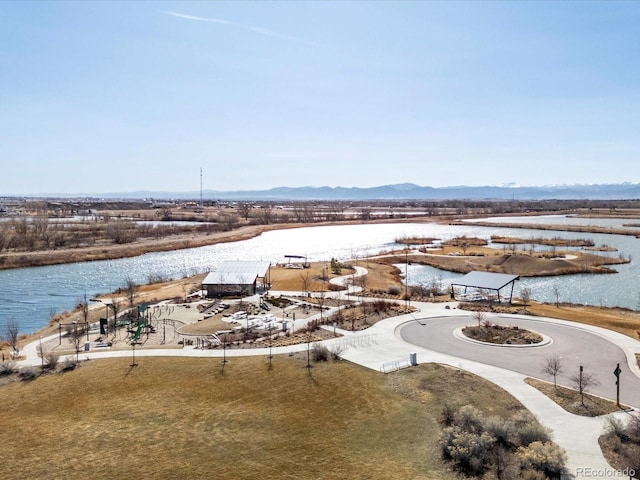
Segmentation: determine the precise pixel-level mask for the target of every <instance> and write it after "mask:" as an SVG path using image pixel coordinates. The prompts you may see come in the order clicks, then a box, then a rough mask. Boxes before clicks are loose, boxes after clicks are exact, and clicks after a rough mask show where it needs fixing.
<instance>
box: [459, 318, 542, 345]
mask: <svg viewBox="0 0 640 480" xmlns="http://www.w3.org/2000/svg"><path fill="white" fill-rule="evenodd" d="M456 333H459V334H462V335H464V336H465V337H466V338H468V339H470V340H474V341H476V342H480V343H489V344H492V345H505V346H507V345H512V346H527V345H531V346H533V345H537V344H540V343H541V342H542V341H543V337H542V335H540V334H539V333H535V332H532V331H531V330H527V329H525V328H521V327H519V326H517V325H514V326H506V325H497V324H494V323H491V324H483V325H469V326H466V327H462V328H460V329H459V330H458V331H457V332H456Z"/></svg>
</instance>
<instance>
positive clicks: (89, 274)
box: [0, 217, 640, 333]
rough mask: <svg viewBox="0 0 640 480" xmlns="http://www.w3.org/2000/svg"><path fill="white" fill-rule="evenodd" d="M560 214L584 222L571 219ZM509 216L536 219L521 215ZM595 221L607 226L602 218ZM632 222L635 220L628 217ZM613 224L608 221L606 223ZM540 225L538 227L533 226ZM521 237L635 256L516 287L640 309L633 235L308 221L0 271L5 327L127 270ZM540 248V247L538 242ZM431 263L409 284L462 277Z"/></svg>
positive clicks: (638, 252) (29, 328)
mask: <svg viewBox="0 0 640 480" xmlns="http://www.w3.org/2000/svg"><path fill="white" fill-rule="evenodd" d="M559 218H563V219H565V220H563V221H573V220H576V221H583V219H573V220H572V219H571V218H569V219H567V218H566V217H559ZM510 221H518V222H519V223H523V222H524V221H531V222H532V223H533V220H531V217H523V218H521V219H518V220H515V219H513V218H511V219H510ZM534 221H537V222H544V223H557V222H556V221H555V219H554V221H553V222H550V220H548V219H546V220H545V219H544V218H536V219H534ZM593 221H594V222H597V223H594V224H597V225H602V223H600V222H601V220H600V219H595V220H593ZM629 223H633V221H630V222H629ZM607 226H609V225H607ZM534 228H535V227H534ZM496 234H497V235H508V236H513V237H519V238H531V237H545V238H547V237H548V238H551V237H558V236H562V237H564V238H589V239H592V240H593V241H594V242H595V244H596V245H604V244H606V245H609V246H612V247H615V248H617V249H618V252H615V253H613V254H612V255H615V256H618V255H620V254H622V255H624V257H625V258H627V257H631V259H632V262H631V263H630V264H627V265H619V266H616V267H615V268H616V270H617V271H618V273H617V274H611V275H568V276H562V277H557V278H554V277H549V278H547V277H544V278H531V279H522V280H521V281H519V282H516V287H515V292H514V293H515V294H518V292H519V291H520V289H521V288H522V287H524V286H527V287H530V288H531V290H532V293H533V295H532V296H533V298H535V299H536V300H540V301H546V302H553V301H555V296H554V295H553V288H554V285H556V284H557V285H558V286H559V291H560V301H567V302H573V303H578V304H588V305H596V306H600V305H604V306H621V307H627V308H633V309H635V308H637V307H638V305H639V304H640V295H639V293H638V292H639V290H638V278H640V277H639V275H640V268H639V267H638V261H637V260H638V259H639V258H640V240H638V239H636V238H635V237H632V236H623V235H608V234H585V233H569V232H555V231H541V230H534V229H531V230H529V229H515V228H508V227H476V226H471V225H469V226H466V225H439V224H423V223H420V224H417V223H416V224H380V225H344V226H330V227H309V228H299V229H290V230H278V231H273V232H267V233H264V234H262V235H261V236H259V237H256V238H253V239H250V240H244V241H240V242H233V243H224V244H218V245H211V246H208V247H200V248H192V249H187V250H176V251H172V252H158V253H149V254H146V255H142V256H139V257H133V258H125V259H119V260H106V261H99V262H84V263H73V264H68V265H54V266H48V267H33V268H24V269H16V270H3V271H0V332H1V331H3V330H4V326H5V325H6V323H7V321H8V320H9V319H14V320H16V321H17V322H18V324H19V326H20V330H21V332H25V333H26V332H33V331H35V330H38V329H39V328H42V327H43V326H45V325H47V324H48V322H49V319H50V318H51V316H52V315H53V314H54V313H55V312H59V311H62V310H69V309H72V308H73V307H74V306H75V305H76V304H77V303H78V302H79V301H81V300H82V298H83V297H84V295H85V294H86V296H87V298H91V297H92V296H93V295H95V294H97V293H107V292H111V291H113V290H115V289H116V288H118V287H122V286H124V284H125V279H126V278H127V277H129V278H131V279H132V280H134V281H135V282H136V283H147V282H148V280H149V279H150V278H151V277H154V276H160V277H164V278H168V277H170V278H178V277H183V276H186V275H192V274H195V273H200V272H207V271H211V270H214V269H215V268H216V267H217V266H218V265H220V263H222V262H224V261H227V260H266V261H271V262H272V263H276V262H284V261H285V258H284V257H285V255H287V254H290V255H306V256H307V257H308V259H309V261H317V260H327V261H328V260H330V259H331V258H332V257H333V258H337V259H339V260H348V259H353V258H358V257H364V256H366V255H372V254H376V253H379V252H381V251H385V250H389V249H391V248H395V247H398V245H397V244H396V243H395V239H396V238H400V237H404V236H425V237H435V238H440V239H443V240H446V239H448V238H452V237H456V236H459V235H467V236H477V237H483V238H487V239H488V238H489V237H490V236H491V235H496ZM536 249H537V250H540V247H536ZM458 276H459V275H457V274H451V273H449V272H444V271H440V270H436V269H433V268H430V267H422V266H419V265H410V266H409V268H408V281H409V284H418V283H429V282H430V281H431V280H432V279H434V278H437V279H438V278H439V279H442V281H443V283H444V284H445V285H446V286H448V282H447V280H448V279H451V278H454V277H458Z"/></svg>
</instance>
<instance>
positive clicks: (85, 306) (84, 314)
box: [78, 293, 89, 340]
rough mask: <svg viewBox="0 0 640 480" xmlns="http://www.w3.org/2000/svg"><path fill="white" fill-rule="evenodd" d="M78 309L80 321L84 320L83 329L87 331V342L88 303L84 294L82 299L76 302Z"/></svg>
mask: <svg viewBox="0 0 640 480" xmlns="http://www.w3.org/2000/svg"><path fill="white" fill-rule="evenodd" d="M78 308H79V309H80V313H81V314H82V319H83V320H84V328H85V330H86V331H87V340H89V302H88V301H87V294H86V293H85V294H84V297H83V299H82V300H81V301H79V302H78Z"/></svg>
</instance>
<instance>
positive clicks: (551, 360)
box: [542, 355, 563, 388]
mask: <svg viewBox="0 0 640 480" xmlns="http://www.w3.org/2000/svg"><path fill="white" fill-rule="evenodd" d="M562 371H563V366H562V358H561V357H560V356H559V355H552V356H551V357H548V358H546V359H545V361H544V363H543V364H542V373H544V374H545V375H549V376H550V377H553V386H554V387H556V388H557V386H558V385H557V383H556V379H557V377H558V375H559V374H561V373H562Z"/></svg>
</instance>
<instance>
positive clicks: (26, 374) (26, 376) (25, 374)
mask: <svg viewBox="0 0 640 480" xmlns="http://www.w3.org/2000/svg"><path fill="white" fill-rule="evenodd" d="M37 376H38V372H36V370H35V368H33V367H24V368H23V369H21V370H20V378H21V379H22V380H23V381H25V382H28V381H30V380H33V379H34V378H36V377H37Z"/></svg>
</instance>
